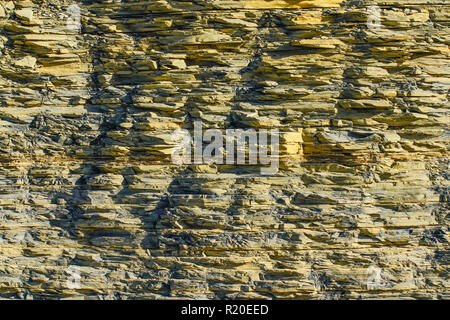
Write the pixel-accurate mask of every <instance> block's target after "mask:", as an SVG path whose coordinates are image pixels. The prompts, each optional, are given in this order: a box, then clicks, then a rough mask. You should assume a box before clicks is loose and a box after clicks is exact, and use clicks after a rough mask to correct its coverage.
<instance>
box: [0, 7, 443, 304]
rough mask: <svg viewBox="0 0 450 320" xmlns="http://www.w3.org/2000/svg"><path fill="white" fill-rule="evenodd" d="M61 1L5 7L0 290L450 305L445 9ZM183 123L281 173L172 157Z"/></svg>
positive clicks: (1, 18) (0, 12) (0, 41)
mask: <svg viewBox="0 0 450 320" xmlns="http://www.w3.org/2000/svg"><path fill="white" fill-rule="evenodd" d="M73 3H74V2H72V1H64V0H48V1H37V0H35V1H0V50H1V56H0V65H1V68H0V97H1V100H0V221H1V222H0V297H2V298H23V299H33V298H34V299H37V298H52V299H53V298H58V299H59V298H100V299H102V298H116V299H131V298H157V299H161V298H163V299H167V298H170V299H173V298H180V297H183V298H214V299H224V298H242V299H245V298H262V299H265V298H269V299H271V298H272V299H273V298H274V299H302V298H313V299H318V298H319V299H324V298H325V299H336V298H341V299H345V298H352V299H353V298H363V299H364V298H386V297H396V298H426V299H438V298H444V299H446V298H447V299H448V298H450V297H449V294H450V290H449V288H450V283H449V255H450V251H449V216H448V212H449V204H448V201H449V188H450V183H449V174H450V173H449V141H450V139H449V119H450V118H449V113H450V112H449V102H448V98H449V88H450V50H449V43H450V33H449V30H450V24H449V21H450V4H449V2H448V1H446V0H392V1H389V0H388V1H342V0H324V1H320V0H272V1H271V0H248V1H245V0H234V1H232V0H216V1H214V0H197V1H194V0H191V1H175V0H150V1H145V0H142V1H137V0H136V1H135V0H128V1H125V0H122V1H121V0H115V1H112V0H103V1H80V2H78V5H79V6H80V8H81V22H82V29H81V31H80V32H79V33H77V32H76V30H75V31H70V30H69V29H68V28H67V26H66V21H67V14H66V9H67V8H68V6H69V5H71V4H73ZM371 5H378V6H380V8H381V18H382V19H381V22H382V26H381V28H379V29H375V30H371V29H368V28H367V25H366V21H367V19H368V17H367V7H368V6H371ZM194 120H201V121H202V122H203V125H204V127H207V126H209V127H217V128H222V129H223V128H239V127H241V128H248V127H254V128H257V127H258V128H279V129H280V131H282V136H281V153H280V158H281V164H280V171H279V172H278V174H276V175H274V176H270V177H263V176H261V175H260V171H259V167H258V166H242V165H241V166H230V165H228V166H227V165H212V166H207V165H191V166H176V165H172V163H171V160H170V153H171V150H172V148H173V144H172V142H171V139H170V136H171V132H172V131H173V130H174V129H175V128H179V127H184V128H189V127H190V126H191V125H192V122H193V121H194ZM370 266H377V267H379V268H380V269H381V278H382V281H381V284H380V286H379V287H378V288H375V289H373V288H368V286H367V284H366V283H367V279H368V273H367V272H368V268H369V267H370ZM70 268H78V270H80V276H81V282H80V287H77V288H72V287H70V286H68V285H67V283H68V279H70V275H71V274H70V270H71V269H70Z"/></svg>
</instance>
